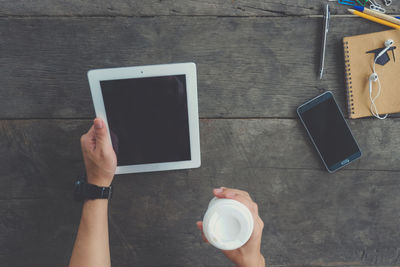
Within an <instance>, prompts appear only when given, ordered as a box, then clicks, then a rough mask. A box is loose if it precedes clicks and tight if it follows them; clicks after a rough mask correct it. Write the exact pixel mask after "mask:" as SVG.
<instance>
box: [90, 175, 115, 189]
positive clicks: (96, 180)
mask: <svg viewBox="0 0 400 267" xmlns="http://www.w3.org/2000/svg"><path fill="white" fill-rule="evenodd" d="M111 182H112V178H111V179H110V178H102V177H91V176H88V177H87V183H88V184H93V185H97V186H101V187H109V186H110V185H111Z"/></svg>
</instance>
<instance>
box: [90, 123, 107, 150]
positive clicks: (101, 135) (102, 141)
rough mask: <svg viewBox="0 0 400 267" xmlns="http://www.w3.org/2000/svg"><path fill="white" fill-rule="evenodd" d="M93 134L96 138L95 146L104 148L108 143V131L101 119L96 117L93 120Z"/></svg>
mask: <svg viewBox="0 0 400 267" xmlns="http://www.w3.org/2000/svg"><path fill="white" fill-rule="evenodd" d="M93 126H94V136H95V138H96V148H98V147H99V148H100V149H104V148H105V147H106V146H107V145H109V140H108V132H107V129H106V125H105V123H104V122H103V120H102V119H100V118H96V119H95V120H94V122H93Z"/></svg>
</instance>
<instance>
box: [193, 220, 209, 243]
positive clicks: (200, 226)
mask: <svg viewBox="0 0 400 267" xmlns="http://www.w3.org/2000/svg"><path fill="white" fill-rule="evenodd" d="M196 226H197V228H198V229H199V230H200V231H201V238H203V241H204V242H206V243H208V240H207V238H206V236H205V235H204V232H203V222H201V221H198V222H196Z"/></svg>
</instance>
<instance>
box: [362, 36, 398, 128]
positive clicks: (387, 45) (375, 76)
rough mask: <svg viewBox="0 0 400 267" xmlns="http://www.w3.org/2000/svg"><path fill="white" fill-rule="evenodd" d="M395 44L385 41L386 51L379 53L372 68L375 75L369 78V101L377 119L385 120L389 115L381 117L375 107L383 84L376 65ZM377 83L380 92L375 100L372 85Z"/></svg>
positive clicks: (389, 40) (391, 41)
mask: <svg viewBox="0 0 400 267" xmlns="http://www.w3.org/2000/svg"><path fill="white" fill-rule="evenodd" d="M393 44H394V41H393V40H391V39H388V40H386V41H385V49H383V50H382V51H381V52H379V54H378V55H377V56H376V57H375V59H374V64H373V67H372V70H373V73H372V74H371V75H370V76H369V78H368V81H369V99H370V100H371V107H370V109H371V113H372V115H374V116H375V117H376V118H378V119H380V120H384V119H386V118H387V116H388V114H386V115H385V116H380V115H379V112H378V108H377V107H376V105H375V101H376V99H377V98H378V97H379V96H380V94H381V82H380V81H379V76H378V73H376V71H375V65H376V61H377V60H378V59H379V58H380V57H381V56H383V55H384V54H385V53H386V52H387V51H388V50H389V49H390V48H391V47H392V46H393ZM374 82H377V83H378V92H377V93H376V96H375V97H374V98H372V87H373V86H372V83H374Z"/></svg>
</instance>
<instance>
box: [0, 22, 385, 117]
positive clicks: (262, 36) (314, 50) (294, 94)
mask: <svg viewBox="0 0 400 267" xmlns="http://www.w3.org/2000/svg"><path fill="white" fill-rule="evenodd" d="M384 29H386V28H385V27H383V26H381V25H379V24H376V23H372V22H366V21H364V20H361V19H352V18H335V19H333V20H332V25H331V30H330V35H329V40H328V48H327V49H328V50H327V58H326V74H325V76H324V79H323V80H322V81H320V80H318V79H317V72H318V66H319V58H320V52H319V51H320V39H321V38H320V37H321V36H320V34H321V19H320V18H301V17H290V18H208V17H207V18H202V17H197V18H188V17H158V18H33V19H10V18H7V19H4V18H3V19H0V50H1V51H2V56H1V58H0V65H1V66H2V67H1V68H2V75H1V77H0V84H1V85H2V86H1V87H0V96H1V97H0V118H91V117H93V116H94V111H93V105H92V100H91V96H90V91H89V88H88V81H87V77H86V72H87V71H88V70H89V69H93V68H104V67H121V66H135V65H136V66H137V65H146V64H159V63H173V62H195V63H197V67H198V94H199V110H200V116H201V117H211V118H216V117H224V118H226V117H230V118H235V117H273V118H276V117H285V118H294V117H295V116H296V115H295V109H296V107H297V106H298V105H300V104H301V103H303V102H304V101H306V100H308V99H310V98H312V97H314V96H316V95H317V94H319V93H321V92H323V91H324V90H332V91H333V92H334V93H335V95H336V97H337V99H338V101H339V103H340V105H341V107H342V108H343V109H344V110H346V107H345V98H346V97H345V89H344V88H345V85H344V73H343V72H344V71H343V47H342V42H341V40H342V38H343V37H344V36H348V35H354V34H361V33H367V32H373V31H379V30H384Z"/></svg>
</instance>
